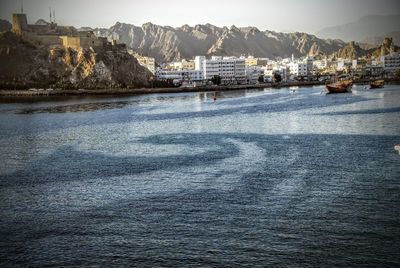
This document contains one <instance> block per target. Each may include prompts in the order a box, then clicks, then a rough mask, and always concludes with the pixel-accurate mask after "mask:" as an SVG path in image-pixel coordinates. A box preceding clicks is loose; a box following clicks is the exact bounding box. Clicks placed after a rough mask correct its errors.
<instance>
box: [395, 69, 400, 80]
mask: <svg viewBox="0 0 400 268" xmlns="http://www.w3.org/2000/svg"><path fill="white" fill-rule="evenodd" d="M396 78H397V79H400V69H398V70H397V71H396Z"/></svg>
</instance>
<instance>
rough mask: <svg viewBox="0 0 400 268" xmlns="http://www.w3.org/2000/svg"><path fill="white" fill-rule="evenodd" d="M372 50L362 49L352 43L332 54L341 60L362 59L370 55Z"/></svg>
mask: <svg viewBox="0 0 400 268" xmlns="http://www.w3.org/2000/svg"><path fill="white" fill-rule="evenodd" d="M373 51H374V49H363V48H361V47H360V45H359V44H357V43H356V42H354V41H352V42H349V43H348V44H346V46H344V47H343V48H341V49H339V50H338V51H337V52H335V53H333V56H335V57H336V58H342V59H357V58H359V57H364V56H368V55H371V53H372V52H373Z"/></svg>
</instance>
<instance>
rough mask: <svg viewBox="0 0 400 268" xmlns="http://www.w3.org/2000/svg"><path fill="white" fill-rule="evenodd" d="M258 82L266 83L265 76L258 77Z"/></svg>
mask: <svg viewBox="0 0 400 268" xmlns="http://www.w3.org/2000/svg"><path fill="white" fill-rule="evenodd" d="M258 82H260V83H264V75H260V76H259V77H258Z"/></svg>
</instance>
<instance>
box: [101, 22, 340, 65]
mask: <svg viewBox="0 0 400 268" xmlns="http://www.w3.org/2000/svg"><path fill="white" fill-rule="evenodd" d="M94 31H95V33H96V35H98V36H102V37H107V38H109V39H115V40H117V41H119V42H121V43H125V44H127V45H128V46H129V47H131V48H133V49H134V50H136V51H137V52H139V53H140V54H143V55H146V56H152V57H154V58H155V59H156V61H157V62H167V61H173V60H181V59H184V58H185V59H191V58H193V57H194V56H196V55H207V56H210V55H222V56H225V55H232V56H240V55H242V54H249V55H253V56H255V57H269V58H275V57H290V56H291V55H292V54H294V56H296V57H299V56H306V55H310V56H317V55H324V54H331V53H333V52H335V51H337V50H339V49H340V48H342V47H344V46H345V42H343V41H341V40H330V39H328V40H324V39H320V38H317V37H316V36H314V35H310V34H306V33H277V32H273V31H260V30H259V29H257V28H255V27H244V28H238V27H235V26H231V27H230V28H228V27H217V26H214V25H211V24H205V25H196V26H194V27H191V26H189V25H183V26H182V27H179V28H173V27H169V26H159V25H155V24H152V23H145V24H143V25H142V26H141V27H139V26H135V25H131V24H125V23H119V22H118V23H116V24H115V25H114V26H112V27H111V28H109V29H104V28H101V29H94Z"/></svg>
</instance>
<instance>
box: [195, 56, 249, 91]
mask: <svg viewBox="0 0 400 268" xmlns="http://www.w3.org/2000/svg"><path fill="white" fill-rule="evenodd" d="M195 69H196V70H200V71H203V75H204V79H205V80H209V79H211V78H213V77H214V76H216V75H218V76H220V77H221V83H222V84H244V83H246V68H245V59H238V58H235V57H222V56H213V57H211V59H206V58H205V57H204V56H196V58H195Z"/></svg>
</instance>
